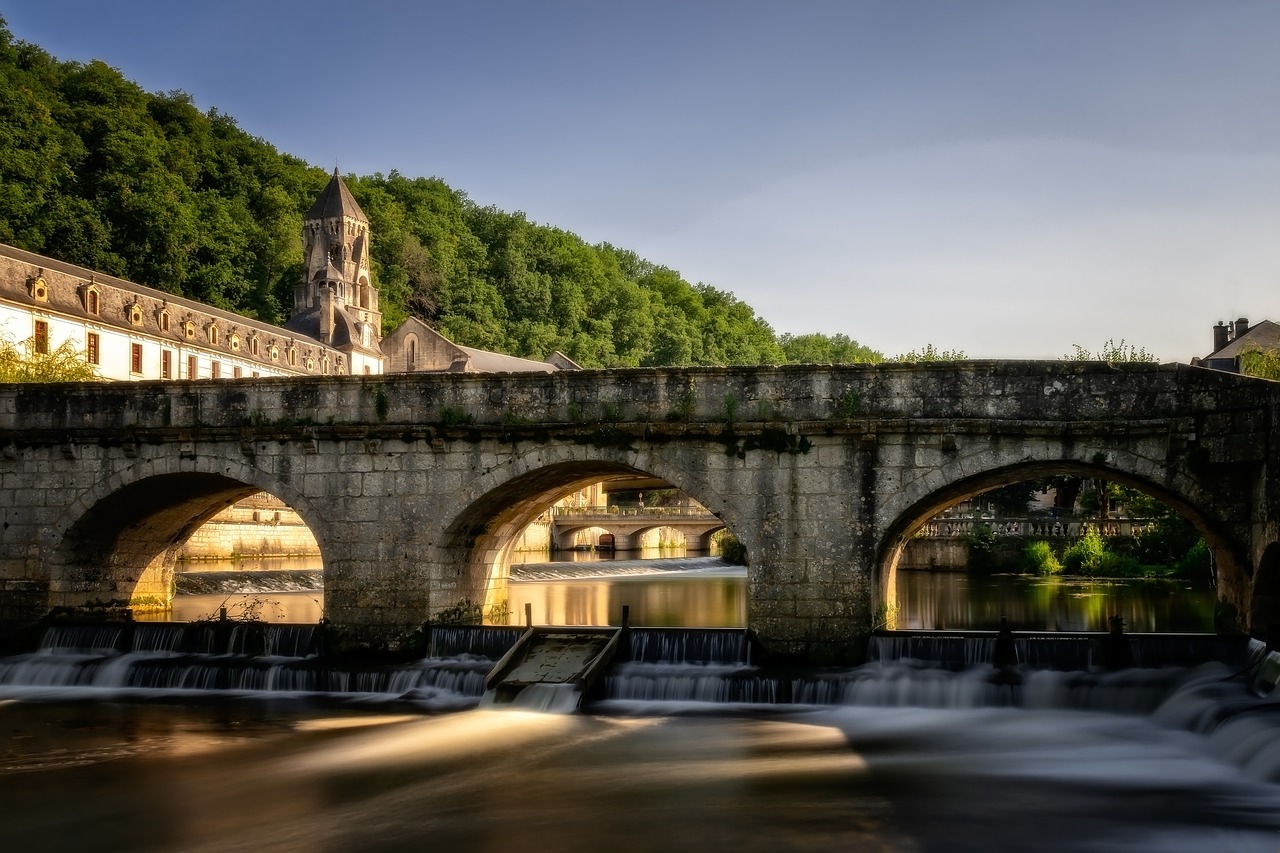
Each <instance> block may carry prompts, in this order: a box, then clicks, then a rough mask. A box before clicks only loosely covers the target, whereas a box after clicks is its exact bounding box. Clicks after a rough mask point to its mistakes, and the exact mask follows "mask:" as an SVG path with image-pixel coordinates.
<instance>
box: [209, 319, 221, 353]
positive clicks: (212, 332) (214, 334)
mask: <svg viewBox="0 0 1280 853" xmlns="http://www.w3.org/2000/svg"><path fill="white" fill-rule="evenodd" d="M208 331H209V343H210V344H211V345H213V346H215V347H216V346H217V345H218V341H219V340H220V339H221V335H220V333H219V332H218V324H217V323H210V324H209V329H208Z"/></svg>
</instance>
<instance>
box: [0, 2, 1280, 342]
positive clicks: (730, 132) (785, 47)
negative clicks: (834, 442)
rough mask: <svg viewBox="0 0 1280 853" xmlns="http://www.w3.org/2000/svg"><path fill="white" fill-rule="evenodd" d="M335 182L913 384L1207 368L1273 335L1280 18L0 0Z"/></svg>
mask: <svg viewBox="0 0 1280 853" xmlns="http://www.w3.org/2000/svg"><path fill="white" fill-rule="evenodd" d="M0 16H3V17H4V18H5V20H6V21H7V24H8V27H9V29H10V31H11V32H12V33H13V35H14V37H16V38H18V39H21V40H24V41H28V42H32V43H35V44H38V45H40V46H41V47H43V48H45V49H46V50H48V51H49V52H51V53H52V54H54V55H55V56H57V57H58V58H59V59H62V60H75V61H80V62H87V61H90V60H93V59H98V60H101V61H103V62H105V63H107V64H108V65H111V66H113V67H115V68H118V69H119V70H120V71H121V72H123V73H124V74H125V76H127V77H129V78H130V79H132V80H134V81H136V82H137V83H138V84H139V85H141V86H142V87H143V88H144V89H147V90H149V91H171V90H175V89H176V90H182V91H184V92H187V93H188V94H189V95H191V96H192V98H193V99H194V101H195V103H196V104H197V105H198V106H200V107H201V108H203V109H210V108H216V109H217V110H219V111H220V112H223V113H227V114H229V115H231V116H233V117H234V118H235V119H236V120H237V122H238V123H239V125H240V127H241V128H242V129H244V130H246V131H247V132H249V133H251V134H253V135H254V136H258V137H261V138H263V139H265V140H267V141H268V142H270V143H271V144H273V145H274V146H275V147H276V148H277V149H279V150H281V151H284V152H287V153H289V154H293V155H296V156H298V157H301V158H303V159H304V160H306V161H308V162H310V163H312V164H314V165H317V166H322V167H325V168H330V169H331V168H333V167H335V166H337V167H338V168H340V169H341V170H342V171H343V172H344V173H348V174H360V175H367V174H371V173H374V172H380V173H383V174H387V173H390V172H391V171H393V170H395V171H398V172H400V173H401V174H404V175H408V176H435V177H438V178H440V179H442V180H444V181H445V182H446V183H448V184H449V185H450V186H451V187H453V188H454V189H457V190H461V191H462V192H464V193H466V195H467V196H468V197H469V198H471V199H472V200H473V201H475V202H476V203H478V204H481V205H495V206H497V207H499V208H501V209H504V210H509V211H522V212H524V213H525V214H526V215H527V216H528V217H529V218H530V219H531V220H533V221H536V222H540V223H545V224H549V225H554V226H556V227H559V228H563V229H565V230H568V231H572V232H573V233H575V234H578V235H579V236H581V237H582V238H583V239H585V240H587V241H588V242H591V243H599V242H608V243H612V244H613V245H616V246H621V247H624V248H627V249H630V250H632V251H635V252H637V253H638V254H639V255H641V256H642V257H644V258H646V259H648V260H650V261H652V262H654V263H657V264H661V265H664V266H668V267H671V268H673V269H676V270H678V271H679V272H680V273H681V274H682V275H683V276H684V277H685V278H686V279H687V280H689V281H692V282H705V283H707V284H710V285H713V286H714V287H717V288H719V289H721V290H727V291H730V292H732V293H734V294H735V295H736V296H737V297H738V298H739V299H741V300H743V301H745V302H747V303H748V304H750V305H751V306H752V307H753V308H754V309H755V310H756V312H757V313H758V314H759V315H760V316H761V317H763V318H764V319H765V320H766V321H767V322H769V323H770V325H772V326H773V328H774V329H775V330H776V331H778V332H780V333H781V332H789V333H792V334H804V333H806V332H825V333H828V334H835V333H843V334H846V335H849V336H850V337H852V338H853V339H855V340H857V341H859V342H860V343H863V344H866V345H868V346H871V347H874V348H875V349H878V350H881V351H882V352H884V353H885V354H887V355H894V354H898V353H903V352H907V351H910V350H917V349H920V348H922V347H924V346H926V345H929V344H932V345H934V346H936V347H938V348H939V349H949V350H960V351H963V352H964V353H965V354H966V355H968V356H969V357H973V358H1060V357H1062V356H1063V355H1069V354H1072V353H1073V352H1074V346H1075V345H1080V346H1083V347H1084V348H1085V349H1088V350H1091V351H1097V350H1099V349H1101V348H1102V347H1103V345H1104V343H1105V342H1107V341H1108V340H1112V341H1115V342H1117V343H1119V342H1120V341H1121V340H1124V341H1125V342H1127V343H1128V344H1130V345H1133V346H1138V347H1142V348H1145V349H1146V350H1148V351H1149V352H1151V353H1153V354H1155V355H1156V356H1157V357H1158V358H1159V359H1160V360H1162V361H1188V360H1190V359H1191V358H1192V357H1193V356H1201V355H1205V354H1207V353H1208V351H1209V350H1210V349H1211V348H1212V347H1211V343H1212V334H1211V327H1212V326H1213V324H1214V323H1216V322H1217V321H1219V320H1227V321H1230V320H1233V319H1235V318H1237V317H1248V318H1250V319H1251V320H1252V321H1255V322H1256V321H1257V320H1261V319H1274V320H1277V321H1280V49H1277V44H1280V0H1195V2H1183V0H1098V2H1094V0H1061V2H1051V0H1039V2H1026V1H1025V0H963V2H961V0H892V2H889V0H841V2H818V0H786V2H783V0H778V2H756V0H636V2H626V0H536V1H535V0H456V2H432V0H362V2H360V3H354V2H343V3H336V2H330V0H311V2H296V0H255V2H245V0H220V2H217V3H191V2H170V0H114V2H111V3H104V2H101V0H0Z"/></svg>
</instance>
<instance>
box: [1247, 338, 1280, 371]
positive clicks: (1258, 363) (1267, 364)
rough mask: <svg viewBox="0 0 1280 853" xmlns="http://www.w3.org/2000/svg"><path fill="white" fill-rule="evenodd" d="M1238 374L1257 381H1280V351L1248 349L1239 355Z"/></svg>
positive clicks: (1258, 348)
mask: <svg viewBox="0 0 1280 853" xmlns="http://www.w3.org/2000/svg"><path fill="white" fill-rule="evenodd" d="M1240 372H1241V373H1243V374H1244V375H1245V376H1253V377H1256V378H1258V379H1271V380H1280V350H1264V349H1262V348H1261V347H1259V346H1256V345H1255V346H1251V347H1248V348H1247V349H1245V350H1244V351H1243V352H1241V353H1240Z"/></svg>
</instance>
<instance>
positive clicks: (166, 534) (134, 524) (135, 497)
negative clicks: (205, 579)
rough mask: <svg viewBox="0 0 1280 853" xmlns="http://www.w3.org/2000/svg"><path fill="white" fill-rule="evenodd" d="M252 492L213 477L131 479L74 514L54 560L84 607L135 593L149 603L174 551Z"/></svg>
mask: <svg viewBox="0 0 1280 853" xmlns="http://www.w3.org/2000/svg"><path fill="white" fill-rule="evenodd" d="M258 491H260V490H259V489H258V488H257V487H255V486H252V485H249V484H246V483H242V482H240V481H239V480H235V479H232V478H230V477H225V476H221V475H218V474H204V473H194V472H193V473H182V474H162V475H157V476H154V477H148V478H146V479H143V480H139V481H138V482H135V483H131V484H129V485H127V486H125V487H124V488H122V489H120V490H119V491H116V492H114V493H112V494H110V495H108V496H106V497H105V498H103V499H102V500H100V501H98V503H96V504H95V505H94V506H93V507H91V508H90V509H89V510H88V511H87V512H86V513H85V514H84V515H83V516H81V517H80V519H78V520H77V521H76V522H75V524H74V525H73V526H72V527H71V528H70V529H69V530H68V531H67V533H66V535H65V536H64V537H63V539H62V543H61V548H60V557H59V559H58V560H57V562H58V563H60V564H61V565H62V567H63V569H62V572H63V577H64V578H65V579H66V580H68V581H71V582H73V583H78V584H79V585H80V587H81V588H82V592H83V596H82V597H84V598H85V599H86V600H87V601H93V600H101V601H121V600H131V599H134V592H135V588H136V589H137V590H138V591H139V592H142V591H143V590H144V589H145V590H147V593H148V594H147V595H146V596H144V597H147V598H151V599H154V598H155V597H156V595H157V594H159V593H157V590H165V591H166V592H165V594H167V590H168V589H169V583H168V579H169V578H170V577H171V573H172V570H173V565H174V562H175V559H176V554H177V549H178V547H179V546H180V545H182V544H183V543H184V542H186V540H187V539H188V538H190V536H191V534H192V533H194V532H195V531H196V530H197V529H198V528H199V527H201V526H202V525H203V524H204V523H205V522H207V521H208V520H209V519H210V518H212V517H213V516H214V515H216V514H217V513H219V512H221V511H222V510H224V509H226V508H227V507H229V506H231V505H232V504H234V503H236V502H237V501H239V500H241V499H242V498H246V497H248V496H250V495H252V494H255V493H257V492H258ZM93 586H96V587H97V591H96V593H95V592H93V591H91V590H90V587H93ZM134 603H135V604H137V601H136V600H135V601H134Z"/></svg>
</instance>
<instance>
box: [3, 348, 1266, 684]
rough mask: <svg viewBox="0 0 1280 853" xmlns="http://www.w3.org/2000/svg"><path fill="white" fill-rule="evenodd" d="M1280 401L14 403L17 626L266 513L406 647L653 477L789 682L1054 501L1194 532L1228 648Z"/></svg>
mask: <svg viewBox="0 0 1280 853" xmlns="http://www.w3.org/2000/svg"><path fill="white" fill-rule="evenodd" d="M1278 389H1280V385H1276V384H1273V383H1269V382H1264V381H1260V380H1251V379H1247V378H1243V377H1239V376H1235V375H1230V374H1226V373H1219V372H1215V371H1210V370H1205V369H1200V368H1192V367H1186V366H1164V367H1161V366H1155V365H1142V364H1132V365H1130V364H1126V365H1114V366H1113V365H1107V364H1097V363H1072V362H1043V363H1038V362H968V363H949V364H926V365H905V364H893V365H875V366H871V365H859V366H847V367H802V366H796V367H783V368H729V369H694V368H690V369H663V370H617V371H582V372H571V373H569V372H566V373H556V374H526V375H481V374H463V375H429V374H422V375H399V376H397V375H391V376H377V377H323V378H305V379H302V378H299V379H294V378H289V379H271V380H243V381H221V382H195V383H192V382H182V383H148V382H143V383H128V384H124V383H121V384H85V385H56V386H55V385H48V386H6V387H3V388H0V483H2V485H3V489H2V490H0V608H2V610H3V612H2V613H0V616H3V617H5V618H8V619H34V618H36V617H39V616H40V615H41V614H43V613H45V612H46V611H48V610H49V609H50V608H51V607H55V606H77V605H84V604H86V603H89V602H94V601H111V600H117V601H118V600H125V601H128V600H129V599H131V598H132V599H135V600H136V599H138V598H140V597H144V596H148V595H150V596H155V597H157V598H160V599H163V598H165V597H166V596H167V595H168V594H169V589H170V588H171V575H172V570H173V561H174V556H175V554H176V553H177V546H178V545H179V544H180V543H181V542H182V541H183V540H184V539H185V538H186V537H187V536H189V535H190V533H191V531H193V530H194V529H196V528H197V527H199V526H200V524H201V523H203V522H204V521H205V520H206V519H208V518H209V517H210V516H212V515H213V514H214V513H216V512H217V511H218V510H220V509H222V508H223V507H225V506H227V505H229V504H230V503H232V502H234V501H235V500H237V499H239V498H241V497H243V496H245V495H248V494H251V493H253V492H256V491H258V490H263V491H267V492H270V493H271V494H273V495H275V496H276V497H278V498H280V499H282V500H284V501H285V502H286V503H288V504H289V505H290V506H291V507H293V508H294V510H296V511H297V512H298V513H299V515H301V517H302V518H303V520H304V521H306V523H307V525H308V526H309V527H310V529H311V531H312V532H313V533H314V534H315V537H316V540H317V542H318V544H319V546H320V550H321V553H322V557H323V563H324V574H325V610H326V615H327V616H328V618H329V619H330V620H331V621H332V623H333V624H334V625H335V626H336V627H337V628H339V629H341V630H343V631H345V632H347V634H348V635H349V636H351V637H352V638H354V639H357V640H367V641H369V642H394V641H395V640H396V638H398V637H401V636H403V635H404V634H405V633H406V632H407V631H409V630H411V629H412V628H413V627H414V626H416V625H418V624H419V623H421V622H422V621H423V620H424V619H426V618H428V617H430V616H431V615H432V614H434V613H437V612H440V611H442V610H443V609H445V608H449V607H452V606H454V605H456V604H457V603H458V602H459V601H460V600H463V599H470V600H471V601H474V602H480V601H483V602H487V603H490V604H494V603H499V602H502V601H503V600H505V598H506V584H507V576H508V566H509V558H510V551H511V548H512V547H513V543H514V541H515V539H516V534H517V533H518V531H520V530H521V529H522V528H523V527H524V526H525V525H526V524H528V523H529V522H530V521H532V520H533V519H534V518H536V517H537V516H538V515H539V514H541V513H543V512H545V511H546V509H547V507H548V506H550V505H551V504H552V503H553V502H554V501H555V500H557V499H559V498H560V497H562V496H563V495H565V494H568V493H570V492H571V491H573V490H574V489H576V488H579V487H581V486H583V485H586V484H589V483H593V482H599V481H600V480H601V479H607V478H610V477H618V476H638V475H644V476H649V477H654V478H657V479H660V480H662V481H665V482H666V483H669V484H671V486H672V487H674V488H676V489H679V490H680V491H681V492H683V493H685V494H686V495H688V496H690V497H691V498H692V499H694V500H695V501H697V502H698V503H699V504H701V505H702V506H704V507H706V508H707V509H708V510H710V511H711V512H712V513H713V514H714V515H715V516H716V518H717V519H719V521H720V522H721V523H723V524H724V525H725V526H726V527H728V528H729V530H730V531H731V532H732V533H733V534H734V535H735V536H736V537H737V538H738V539H740V540H741V541H742V542H743V544H744V545H745V546H746V549H747V551H748V554H749V557H750V560H751V566H750V569H749V574H748V588H749V593H748V620H749V624H750V626H751V628H753V629H754V630H755V631H756V633H757V635H758V636H759V638H760V640H761V641H762V643H763V644H764V645H765V647H766V648H767V649H769V650H771V651H772V652H774V653H776V654H779V655H796V656H808V657H811V658H813V657H827V658H832V659H835V658H856V657H858V656H859V654H860V648H861V644H863V643H864V642H865V639H866V637H867V636H868V635H869V633H870V632H871V630H872V629H873V627H875V626H876V625H878V624H879V623H881V622H883V621H884V620H883V617H882V616H878V615H877V614H878V613H879V614H884V613H887V612H891V610H892V608H889V607H886V606H885V605H886V604H887V602H888V599H889V596H890V595H891V594H892V590H893V588H894V587H893V578H894V572H895V569H896V566H897V563H898V560H899V557H900V555H901V553H902V549H903V547H904V545H905V544H906V542H907V541H908V538H909V537H910V535H911V533H912V532H913V531H914V530H916V529H917V528H918V527H919V526H920V525H921V524H923V523H925V522H926V521H928V520H929V519H930V518H932V517H933V516H935V515H936V514H937V513H938V512H939V511H941V510H942V509H944V508H945V507H947V506H950V505H952V504H954V503H956V502H957V501H959V500H961V499H964V498H967V497H970V496H972V495H974V494H976V493H978V492H981V491H983V490H985V489H989V488H993V487H995V486H1000V485H1005V484H1008V483H1012V482H1016V481H1020V480H1025V479H1029V478H1034V477H1040V476H1049V475H1053V474H1063V473H1068V474H1080V475H1084V476H1100V477H1105V478H1106V479H1108V480H1113V481H1116V482H1120V483H1125V484H1128V485H1132V486H1136V487H1138V488H1141V489H1144V490H1146V491H1148V492H1150V493H1151V494H1153V495H1154V496H1156V497H1157V498H1160V499H1162V500H1164V501H1166V502H1168V503H1170V504H1171V505H1172V506H1174V507H1175V508H1176V509H1178V510H1179V511H1180V512H1182V513H1184V514H1185V515H1186V516H1187V517H1188V518H1189V519H1190V520H1191V521H1192V523H1193V524H1195V526H1196V527H1197V528H1198V529H1199V530H1200V532H1201V533H1202V534H1203V535H1204V536H1205V537H1206V539H1207V540H1208V542H1209V545H1210V548H1211V549H1212V551H1213V553H1214V555H1215V558H1216V563H1217V567H1218V577H1219V588H1218V589H1219V596H1220V598H1221V600H1222V606H1221V608H1220V610H1221V613H1222V615H1223V618H1224V623H1225V622H1232V623H1234V624H1235V625H1238V626H1240V627H1245V628H1248V627H1252V628H1254V629H1260V628H1261V627H1262V626H1263V625H1265V624H1266V623H1267V622H1269V621H1276V622H1280V618H1277V615H1276V614H1277V602H1280V544H1277V540H1278V539H1280V535H1278V534H1280V527H1278V525H1277V522H1278V521H1280V464H1278V463H1280V453H1278V450H1277V448H1278V446H1280V445H1278V443H1277V440H1276V433H1275V430H1276V426H1277V424H1280V411H1278V410H1277V404H1278V403H1280V390H1278Z"/></svg>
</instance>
